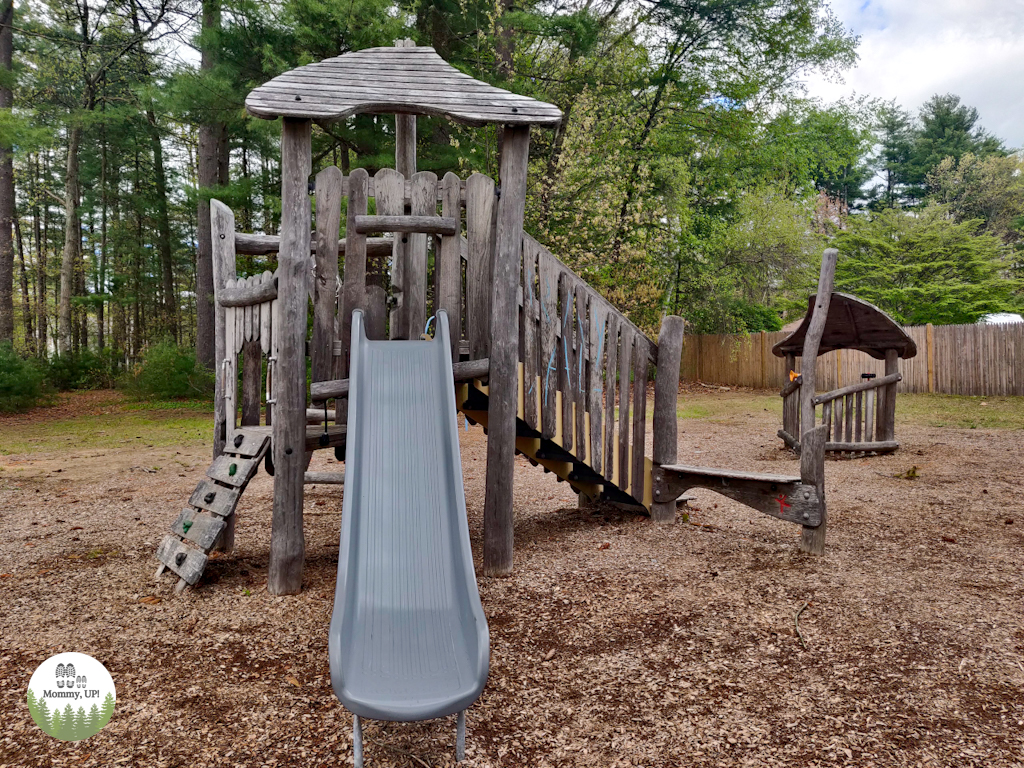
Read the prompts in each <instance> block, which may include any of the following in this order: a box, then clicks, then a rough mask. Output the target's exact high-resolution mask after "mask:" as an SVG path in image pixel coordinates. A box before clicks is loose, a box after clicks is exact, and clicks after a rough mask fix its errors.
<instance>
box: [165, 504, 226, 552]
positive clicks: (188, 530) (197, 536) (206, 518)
mask: <svg viewBox="0 0 1024 768" xmlns="http://www.w3.org/2000/svg"><path fill="white" fill-rule="evenodd" d="M225 527H227V523H225V522H224V520H223V519H221V518H219V517H215V516H213V515H211V514H210V513H209V512H206V511H204V510H199V509H191V508H190V509H183V510H181V514H180V515H178V519H177V520H175V521H174V524H173V525H171V533H173V534H175V535H177V536H180V537H181V538H183V539H185V540H186V541H191V542H192V543H193V544H195V545H196V546H197V547H199V548H200V549H205V550H206V551H210V550H211V549H213V547H214V545H215V544H216V543H217V537H218V536H220V534H221V532H222V531H223V530H224V528H225Z"/></svg>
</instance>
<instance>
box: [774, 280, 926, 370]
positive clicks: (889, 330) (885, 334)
mask: <svg viewBox="0 0 1024 768" xmlns="http://www.w3.org/2000/svg"><path fill="white" fill-rule="evenodd" d="M814 299H815V297H814V296H811V297H809V298H808V300H807V314H806V315H804V319H803V322H801V323H800V327H799V328H797V329H796V330H795V331H794V332H793V333H792V334H790V335H789V336H787V337H786V338H785V339H783V340H782V341H780V342H779V343H778V344H776V345H775V346H774V347H772V352H773V353H774V354H775V355H776V356H778V357H785V356H786V355H790V354H792V355H800V354H801V353H802V352H803V350H804V336H805V335H806V334H807V328H808V326H809V325H810V324H811V316H812V315H813V314H814ZM836 349H857V350H860V351H861V352H867V353H868V354H869V355H871V356H872V357H874V358H877V359H878V360H884V359H885V350H887V349H895V350H896V351H897V352H898V353H899V356H900V357H903V358H907V357H913V356H914V355H916V354H917V345H916V344H915V343H914V340H913V339H911V338H910V337H909V336H908V335H907V333H906V331H904V330H903V329H902V328H901V327H900V326H899V325H898V324H897V323H896V321H895V320H893V319H892V318H891V317H889V316H888V315H887V314H885V312H883V311H882V310H880V309H879V308H878V307H876V306H875V305H874V304H869V303H868V302H866V301H862V300H861V299H858V298H857V297H856V296H850V295H849V294H846V293H833V294H832V300H831V302H830V303H829V306H828V318H827V319H826V320H825V333H824V335H823V336H822V338H821V346H819V347H818V354H819V355H823V354H825V353H826V352H832V351H833V350H836Z"/></svg>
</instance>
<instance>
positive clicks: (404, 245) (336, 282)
mask: <svg viewBox="0 0 1024 768" xmlns="http://www.w3.org/2000/svg"><path fill="white" fill-rule="evenodd" d="M346 196H347V197H348V205H347V222H346V227H345V232H344V237H342V236H341V234H342V233H341V200H342V198H343V197H346ZM371 200H372V201H373V208H375V212H373V211H372V209H371ZM496 200H497V198H496V195H495V184H494V181H493V180H491V179H490V178H488V177H487V176H484V175H482V174H473V175H471V176H470V177H469V178H468V179H467V180H466V181H461V180H460V179H459V178H458V177H457V176H455V174H451V173H449V174H447V175H445V177H444V178H443V179H441V180H439V179H438V178H437V176H436V175H435V174H433V173H430V172H421V173H417V174H415V175H414V176H413V177H411V178H410V179H405V178H404V177H403V176H402V175H401V174H399V173H398V172H397V171H395V170H392V169H382V170H381V171H378V172H377V174H375V176H374V177H372V178H371V177H369V176H368V175H367V174H366V172H365V171H362V170H360V169H356V170H354V171H352V173H351V174H350V175H349V176H347V177H345V176H343V175H342V174H341V172H340V171H339V170H338V169H337V168H328V169H325V170H324V171H321V173H319V174H318V175H317V177H316V201H317V216H316V229H315V231H314V232H313V234H312V236H311V239H310V246H311V259H312V262H313V265H314V268H313V269H312V271H311V274H312V277H311V279H310V281H309V285H308V292H309V294H310V297H311V298H312V300H313V332H312V339H311V341H310V344H309V352H310V356H311V358H312V371H313V381H314V382H315V384H314V387H313V393H314V395H315V396H316V397H315V400H316V401H317V402H320V403H322V402H323V401H324V399H325V395H324V393H328V394H327V395H326V396H327V397H329V398H340V397H343V394H342V392H343V390H344V386H345V385H344V384H343V383H341V382H344V381H345V378H346V377H347V372H348V366H347V358H348V335H349V331H348V327H349V326H348V322H346V318H349V317H351V311H352V310H353V309H356V308H359V309H363V310H364V312H365V313H366V328H367V334H368V335H370V336H371V337H375V338H385V337H391V338H397V339H402V338H419V335H420V334H421V333H423V331H424V329H425V326H426V321H427V318H428V317H430V316H431V315H433V314H434V313H435V312H437V311H438V310H439V309H445V310H446V311H447V312H448V316H449V323H450V328H451V330H452V345H453V350H452V352H453V355H452V357H453V360H456V361H458V360H462V361H485V360H487V358H488V355H489V345H490V317H491V315H490V301H491V292H490V289H491V268H492V259H493V249H494V238H495V232H494V228H495V210H496ZM439 203H440V205H439ZM407 211H411V212H412V213H410V214H407V213H406V212H407ZM396 217H403V219H402V220H399V219H398V218H396ZM413 219H415V221H416V222H418V223H417V224H416V226H417V228H418V229H420V230H423V229H424V228H426V229H429V230H431V231H433V230H434V229H438V228H441V227H443V228H444V230H445V232H448V233H452V232H454V233H456V234H455V235H452V234H444V235H441V236H440V237H438V238H437V239H436V240H435V241H434V242H433V245H434V249H433V254H434V256H433V259H430V258H429V257H428V251H429V247H430V244H431V243H430V240H429V239H428V238H429V236H428V235H427V234H424V233H423V232H422V231H418V232H412V233H409V234H408V235H403V234H401V233H396V234H395V235H394V237H393V238H388V239H385V238H372V237H368V234H370V233H372V232H375V231H379V230H380V229H381V228H384V229H387V228H392V227H395V226H396V223H395V222H396V221H397V222H398V225H397V226H405V225H406V223H407V220H413ZM218 222H219V219H218V220H216V221H215V222H214V226H215V228H216V227H217V226H218ZM220 226H221V227H222V228H223V227H226V226H227V218H225V221H224V223H223V224H220ZM221 234H226V233H224V232H221V231H219V230H218V231H217V232H215V240H216V241H218V242H219V243H220V244H221V245H222V248H221V250H224V251H225V252H224V253H223V254H221V256H220V258H221V259H222V260H223V261H224V262H225V263H224V264H223V265H222V272H223V274H225V275H232V276H233V274H234V260H233V258H230V259H229V258H228V254H227V253H226V250H227V243H228V242H230V243H232V244H233V248H234V250H235V251H237V252H239V253H242V252H255V251H258V252H259V253H263V254H266V253H272V252H274V249H276V248H277V247H279V240H278V238H276V237H273V236H252V235H245V234H243V233H234V232H233V231H232V232H231V233H230V237H226V238H221V237H220V235H221ZM398 251H402V258H396V259H395V263H398V264H401V265H403V268H402V269H400V270H397V269H396V270H394V271H393V272H392V274H391V275H390V279H389V280H384V279H382V277H383V272H384V263H383V258H384V257H385V256H386V255H387V254H388V253H389V252H395V253H397V252H398ZM233 253H234V251H233V252H232V254H231V256H232V257H233ZM339 258H340V261H341V263H340V265H339ZM228 261H230V264H228V263H227V262H228ZM520 275H521V283H520V287H521V291H522V293H521V296H520V298H519V305H520V344H519V360H520V369H521V377H522V378H521V387H520V393H519V400H520V403H519V417H520V419H521V420H522V422H524V423H525V426H526V428H527V429H528V430H532V431H534V432H535V433H536V435H537V437H538V438H542V439H544V440H548V441H551V442H552V443H554V444H555V445H557V446H559V447H560V448H561V449H562V450H564V451H565V453H566V454H567V455H568V456H571V457H572V460H573V462H575V463H576V464H579V465H586V466H587V467H589V469H590V470H591V471H592V472H591V473H590V474H588V475H587V478H588V480H590V481H591V482H590V486H588V487H591V486H594V484H595V483H596V484H600V485H609V484H611V485H614V486H615V488H616V489H618V490H619V491H621V493H622V494H625V495H626V496H629V497H631V498H632V499H633V500H635V501H636V502H640V503H645V504H647V505H648V506H649V505H650V503H651V490H650V471H649V467H650V460H649V459H648V458H645V455H644V454H645V446H646V442H647V432H648V427H647V423H646V415H647V400H648V397H647V390H648V383H649V380H650V373H651V372H652V371H653V366H654V365H656V364H657V360H658V347H657V344H656V343H655V342H654V341H652V340H651V339H650V338H648V337H647V336H646V335H645V334H644V332H643V331H642V330H641V329H640V328H638V327H637V326H636V325H634V324H633V323H631V322H630V321H629V320H628V319H627V318H626V317H625V316H624V315H622V314H621V313H620V312H619V311H618V310H616V309H615V308H614V307H613V306H612V305H611V304H609V303H608V302H607V301H606V300H605V299H604V298H603V297H602V296H601V295H600V294H599V293H598V292H597V291H595V290H594V289H593V288H591V287H590V286H589V285H588V284H587V283H586V282H585V281H584V280H583V279H582V278H580V277H579V276H578V275H576V274H575V273H574V272H573V271H572V270H571V269H569V268H568V267H567V266H566V265H565V264H564V263H562V262H561V261H560V260H559V259H558V258H557V257H555V256H554V255H553V254H552V253H551V252H550V251H549V250H548V249H547V248H545V247H544V246H543V245H541V244H540V243H538V242H537V241H536V240H535V239H533V238H532V237H530V236H529V235H526V234H524V236H523V247H522V262H521V273H520ZM272 279H273V278H272V276H270V275H265V276H262V277H260V282H259V284H260V285H261V286H263V285H264V283H265V284H266V286H270V284H271V282H272ZM249 282H253V281H252V280H250V281H249ZM242 284H243V281H241V280H239V281H235V280H234V279H233V278H232V279H231V283H230V285H229V284H227V283H226V282H225V284H224V285H223V287H221V288H219V291H218V296H219V300H220V302H221V306H223V304H224V299H225V297H228V302H229V303H230V301H231V300H232V299H231V296H233V293H232V291H235V292H237V291H238V290H239V288H238V287H237V286H239V285H242ZM253 290H256V289H253ZM260 290H265V288H261V289H260ZM389 304H390V306H391V311H390V313H389V312H388V311H387V310H388V306H389ZM268 307H269V304H268ZM246 311H247V310H245V309H243V308H241V307H239V309H238V311H237V312H235V311H234V310H230V309H229V310H228V314H229V315H230V317H228V318H226V319H227V321H228V325H231V326H232V327H234V326H235V324H236V322H237V323H238V324H239V328H242V327H245V328H249V327H250V326H249V325H244V326H243V325H242V323H243V320H236V318H244V317H247V315H246ZM248 311H249V312H250V313H251V312H252V311H253V310H248ZM255 312H256V313H259V312H260V309H259V306H257V307H256V308H255ZM268 316H269V314H268ZM226 337H227V338H228V339H229V341H227V343H226V344H225V346H224V356H223V358H222V362H221V363H220V364H222V365H225V366H226V369H227V368H229V369H230V370H229V371H228V370H226V378H225V383H224V387H225V390H226V391H231V390H232V388H231V385H230V383H229V382H231V381H235V380H236V371H237V368H236V367H235V366H236V365H237V362H236V361H237V356H238V354H239V352H241V351H242V350H243V349H244V350H245V352H246V354H247V355H249V356H250V357H251V356H254V355H256V356H258V355H259V354H260V352H262V353H263V354H264V355H266V356H267V357H268V358H272V357H273V355H272V354H270V349H269V348H268V346H267V341H268V340H267V339H266V338H263V337H260V336H259V334H257V335H256V336H255V338H256V339H258V340H260V341H262V343H263V346H262V348H261V346H260V345H255V346H253V345H250V346H244V343H245V341H247V340H249V339H250V338H251V337H250V336H247V335H246V334H244V333H243V334H241V335H238V334H231V333H230V332H228V333H227V334H226ZM225 360H227V361H229V362H227V363H224V362H223V361H225ZM269 367H270V370H271V377H272V375H273V361H272V360H271V361H270V365H269ZM243 370H244V371H245V373H243V386H242V390H243V394H242V398H241V399H242V400H243V401H251V400H253V399H254V398H255V400H256V407H257V409H258V407H259V404H260V398H261V395H262V393H263V391H264V390H263V388H262V387H261V386H260V379H259V376H260V370H261V366H260V365H259V363H258V358H257V362H256V363H255V364H254V363H253V362H252V361H249V362H247V364H246V365H245V366H244V369H243ZM250 379H252V380H251V381H250ZM267 393H268V394H267V399H268V400H270V401H272V400H273V396H272V381H271V383H270V385H269V386H268V388H267ZM333 393H337V394H333ZM236 402H237V398H236V396H235V394H234V393H233V392H232V394H231V396H230V397H229V398H228V400H227V408H229V409H231V410H232V411H234V409H235V408H236ZM250 406H251V404H250ZM250 410H252V408H251V407H250ZM269 410H271V409H270V408H268V411H269ZM332 410H333V412H331V411H332ZM256 412H257V413H258V410H257V411H256ZM329 413H331V416H332V417H333V419H334V420H335V421H336V422H337V423H339V424H341V423H343V422H344V417H345V412H344V409H343V408H337V409H329ZM225 415H226V414H225ZM310 417H311V418H314V417H315V418H316V419H320V418H322V417H321V416H320V411H317V412H316V413H313V411H310ZM229 421H231V420H230V419H229ZM229 431H230V430H229ZM574 474H575V475H579V472H578V471H576V472H575V473H574ZM580 485H581V487H582V486H584V485H585V484H584V483H582V482H581V483H580ZM619 500H624V497H622V496H620V497H619Z"/></svg>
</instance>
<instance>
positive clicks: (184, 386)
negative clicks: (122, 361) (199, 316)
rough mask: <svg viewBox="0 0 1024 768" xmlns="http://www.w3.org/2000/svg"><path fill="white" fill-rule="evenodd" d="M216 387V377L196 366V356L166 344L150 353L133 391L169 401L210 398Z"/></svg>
mask: <svg viewBox="0 0 1024 768" xmlns="http://www.w3.org/2000/svg"><path fill="white" fill-rule="evenodd" d="M213 383H214V376H213V373H212V372H211V371H207V370H206V369H205V368H203V367H202V366H200V365H197V364H196V358H195V354H193V353H192V352H191V351H190V350H184V349H181V348H180V347H178V346H176V345H174V344H172V343H170V342H166V341H165V342H161V343H159V344H156V345H155V346H152V347H150V348H149V349H147V350H146V353H145V354H144V355H143V358H142V362H141V363H140V364H139V365H138V366H137V367H136V369H135V371H134V373H133V375H132V378H131V381H130V382H129V388H130V389H132V390H134V392H135V394H136V395H137V396H139V397H155V398H160V399H164V400H166V399H173V398H181V397H193V398H194V397H209V396H211V395H212V394H213Z"/></svg>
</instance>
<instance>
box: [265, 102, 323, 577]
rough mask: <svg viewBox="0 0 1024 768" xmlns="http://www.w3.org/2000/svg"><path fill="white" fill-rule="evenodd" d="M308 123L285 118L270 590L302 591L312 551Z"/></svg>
mask: <svg viewBox="0 0 1024 768" xmlns="http://www.w3.org/2000/svg"><path fill="white" fill-rule="evenodd" d="M311 128H312V123H311V122H310V121H309V120H292V119H289V118H285V119H284V125H283V126H282V131H281V251H280V254H279V256H278V265H279V266H278V269H277V275H278V284H277V300H278V303H279V307H278V317H279V327H278V328H277V330H276V332H275V334H274V338H275V341H276V349H274V350H272V354H273V355H274V356H275V357H276V358H277V361H276V364H275V368H274V397H275V399H276V400H277V404H276V406H275V414H274V427H273V429H274V437H273V451H274V466H275V469H276V471H275V474H274V514H273V521H272V532H271V538H270V568H269V573H268V577H267V591H268V592H269V593H270V594H272V595H291V594H297V593H298V592H300V591H301V590H302V569H303V565H304V562H305V558H306V544H305V539H304V537H303V530H302V499H303V488H302V483H303V475H304V473H305V469H306V354H305V350H306V303H307V301H308V299H307V291H306V281H307V280H308V275H309V241H310V224H311V216H310V204H309V194H308V191H307V190H308V183H309V182H308V179H309V174H310V170H311V168H310V166H311V163H312V156H311V143H310V142H311V138H310V137H311Z"/></svg>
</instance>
